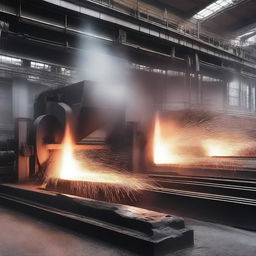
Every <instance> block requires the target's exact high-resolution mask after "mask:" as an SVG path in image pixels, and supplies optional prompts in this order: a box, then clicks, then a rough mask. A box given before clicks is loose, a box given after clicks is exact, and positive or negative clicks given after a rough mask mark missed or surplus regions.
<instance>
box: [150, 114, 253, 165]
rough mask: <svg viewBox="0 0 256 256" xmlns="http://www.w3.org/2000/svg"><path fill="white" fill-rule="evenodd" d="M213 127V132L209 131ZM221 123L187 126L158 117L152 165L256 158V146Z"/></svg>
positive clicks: (190, 124) (212, 163) (242, 133)
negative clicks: (225, 157) (221, 157)
mask: <svg viewBox="0 0 256 256" xmlns="http://www.w3.org/2000/svg"><path fill="white" fill-rule="evenodd" d="M209 127H210V128H209ZM218 127H219V126H218V123H211V124H209V123H206V124H202V123H201V124H200V122H190V123H186V124H185V125H184V126H182V125H178V124H176V123H175V122H174V121H170V120H167V119H163V118H160V116H159V115H157V116H156V119H155V124H154V134H153V162H154V163H155V164H157V165H163V164H175V165H177V164H189V165H193V164H200V165H205V164H206V165H216V164H222V162H221V161H219V160H216V159H211V158H209V157H211V156H239V155H255V149H256V144H255V143H254V142H252V140H251V139H250V138H249V137H248V136H246V134H245V133H244V132H243V131H241V130H237V131H233V132H232V133H231V132H230V131H229V130H228V129H227V130H225V127H222V129H223V130H221V131H219V130H218V129H219V128H218Z"/></svg>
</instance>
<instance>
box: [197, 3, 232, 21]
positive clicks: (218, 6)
mask: <svg viewBox="0 0 256 256" xmlns="http://www.w3.org/2000/svg"><path fill="white" fill-rule="evenodd" d="M233 2H234V1H233V0H217V1H215V2H214V3H212V4H210V5H208V6H207V7H205V8H204V9H203V10H201V11H200V12H198V13H197V14H195V15H194V16H193V17H194V18H195V19H197V20H202V19H206V18H208V17H210V16H212V15H214V14H215V13H217V12H219V11H221V10H223V9H225V8H227V7H229V6H231V5H232V4H233Z"/></svg>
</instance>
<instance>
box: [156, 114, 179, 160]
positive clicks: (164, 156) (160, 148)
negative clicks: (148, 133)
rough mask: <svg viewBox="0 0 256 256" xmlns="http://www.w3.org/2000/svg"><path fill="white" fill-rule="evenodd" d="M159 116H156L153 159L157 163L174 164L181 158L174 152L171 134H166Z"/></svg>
mask: <svg viewBox="0 0 256 256" xmlns="http://www.w3.org/2000/svg"><path fill="white" fill-rule="evenodd" d="M161 128H162V127H161V125H160V119H159V116H158V115H157V116H156V120H155V128H154V138H153V161H154V163H155V164H173V163H177V162H179V161H180V160H181V159H180V157H179V156H177V155H175V154H174V152H173V151H174V148H173V143H172V142H171V140H170V135H169V136H165V134H163V131H162V129H161Z"/></svg>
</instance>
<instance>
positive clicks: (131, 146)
mask: <svg viewBox="0 0 256 256" xmlns="http://www.w3.org/2000/svg"><path fill="white" fill-rule="evenodd" d="M34 107H35V120H34V122H33V123H32V122H31V121H30V120H28V119H18V120H17V123H16V142H17V145H16V147H17V152H16V154H17V168H16V169H17V171H16V178H17V181H18V183H21V184H17V183H15V184H1V185H0V201H1V202H3V203H6V204H8V205H10V206H12V207H15V208H16V209H18V210H22V211H25V212H27V213H29V214H32V215H33V216H38V217H39V218H45V219H47V220H50V221H52V222H54V223H55V224H59V225H64V226H65V227H68V228H71V229H73V230H76V231H79V232H82V233H83V232H86V234H91V235H93V236H96V237H97V238H102V239H104V240H107V241H110V242H111V243H115V244H116V243H117V244H120V245H121V246H124V247H127V246H128V248H132V250H135V251H138V252H140V253H142V254H143V255H162V253H163V252H164V251H169V250H176V249H180V248H184V247H187V246H191V245H193V230H191V229H189V228H186V227H185V223H184V220H183V219H182V218H179V217H176V216H172V215H169V214H165V213H160V212H156V211H151V210H147V209H144V208H138V207H134V205H135V206H140V205H137V202H138V198H137V194H136V193H137V192H138V193H140V198H139V201H143V200H144V199H143V194H144V193H145V190H146V189H149V188H153V185H151V184H149V183H148V181H147V180H146V181H145V180H144V179H142V178H141V176H139V175H138V176H136V175H134V174H135V173H136V171H137V170H138V169H137V168H138V167H140V166H142V164H141V163H142V162H143V161H141V160H140V156H138V154H141V155H143V156H144V155H145V153H144V150H145V144H146V142H145V138H144V137H145V136H144V135H143V133H142V132H141V131H140V130H139V129H138V124H136V123H131V122H126V120H125V106H124V105H118V106H116V105H115V103H113V102H112V100H111V98H109V99H108V98H106V97H105V95H104V94H102V91H101V88H100V87H98V85H97V84H95V83H93V82H90V81H83V82H79V83H77V84H73V85H70V86H66V87H62V88H57V89H54V90H49V91H46V92H43V93H42V94H40V96H39V97H38V98H37V100H36V102H35V105H34ZM67 135H69V137H68V136H67ZM67 141H68V142H71V144H69V145H67V144H65V143H66V142H67ZM107 148H108V149H109V148H110V149H111V150H112V151H113V152H117V156H119V157H120V155H121V160H120V159H119V160H120V162H123V163H124V162H125V163H126V172H123V171H122V170H121V171H119V172H117V171H113V170H112V169H111V168H108V169H107V171H101V172H98V170H95V173H94V169H92V170H89V171H87V172H85V174H82V176H81V172H79V170H78V169H79V165H76V164H73V165H70V162H72V161H74V159H71V157H72V152H73V151H76V150H77V151H79V150H80V151H86V152H88V151H96V152H99V151H104V150H106V149H107ZM60 152H62V158H63V159H64V160H63V163H64V169H66V170H67V172H68V173H69V174H68V175H69V176H68V178H67V179H65V177H66V176H65V177H64V178H63V177H62V176H57V178H56V177H53V178H52V177H50V178H49V179H48V180H47V185H46V186H45V187H42V186H41V183H42V180H43V179H42V178H45V177H46V176H47V175H48V172H49V171H50V172H51V171H52V168H55V167H54V166H55V163H54V161H53V164H52V163H51V161H52V158H55V157H56V158H58V157H59V156H58V155H59V153H60ZM123 152H125V154H123ZM82 160H83V159H82ZM114 161H117V162H118V158H117V157H115V158H114ZM63 163H62V165H63ZM74 163H76V162H74ZM62 167H63V166H62ZM96 168H97V166H96ZM100 168H101V167H100ZM118 169H119V170H120V168H118ZM132 169H133V170H134V172H133V173H129V172H127V170H132ZM77 174H79V175H80V176H79V175H78V176H76V175H77ZM77 177H78V178H77ZM38 178H39V180H40V182H41V183H40V185H38V183H35V182H34V181H35V180H38ZM80 178H81V179H80ZM28 181H32V182H30V183H29V182H28ZM23 183H25V184H24V185H23ZM42 188H46V189H42ZM85 191H86V192H85ZM60 193H64V194H60ZM72 194H73V195H75V196H72ZM95 194H96V196H95ZM77 196H80V197H78V198H77ZM81 196H82V197H81ZM95 199H96V200H95ZM108 199H110V200H108ZM106 201H107V202H106ZM117 202H118V203H117ZM120 203H122V204H120ZM130 205H132V206H130Z"/></svg>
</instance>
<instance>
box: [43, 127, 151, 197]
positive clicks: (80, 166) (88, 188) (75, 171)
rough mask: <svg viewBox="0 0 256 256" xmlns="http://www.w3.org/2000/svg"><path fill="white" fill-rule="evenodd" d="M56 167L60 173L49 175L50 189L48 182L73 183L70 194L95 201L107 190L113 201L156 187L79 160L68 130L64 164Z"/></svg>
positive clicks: (136, 178) (63, 152)
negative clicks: (134, 192) (74, 193)
mask: <svg viewBox="0 0 256 256" xmlns="http://www.w3.org/2000/svg"><path fill="white" fill-rule="evenodd" d="M54 166H55V168H56V169H57V170H54V171H53V172H50V173H49V174H48V178H47V179H46V186H47V182H48V183H51V184H57V183H58V181H60V182H63V181H71V182H70V192H72V193H73V191H78V192H80V194H83V195H85V196H87V197H91V198H97V194H98V193H99V191H103V190H104V194H105V197H106V198H107V199H108V200H110V201H112V200H114V199H115V200H116V199H117V198H122V197H124V196H129V197H130V198H131V197H132V196H133V195H132V193H133V191H139V190H141V189H145V188H150V187H152V186H151V185H149V184H148V183H147V182H145V181H143V180H142V179H141V178H140V177H136V176H132V175H128V174H125V173H120V172H117V171H113V170H112V169H110V168H106V167H103V166H102V165H96V164H95V163H93V162H90V160H89V159H87V158H83V159H82V160H78V159H77V158H76V155H75V151H74V142H73V139H72V134H71V129H70V127H68V126H67V127H66V132H65V136H64V139H63V143H62V152H61V157H60V163H55V165H54ZM53 181H54V182H53Z"/></svg>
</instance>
